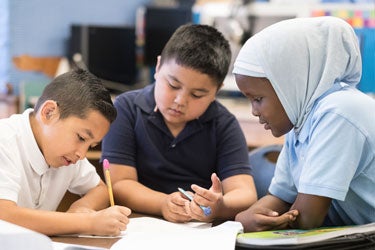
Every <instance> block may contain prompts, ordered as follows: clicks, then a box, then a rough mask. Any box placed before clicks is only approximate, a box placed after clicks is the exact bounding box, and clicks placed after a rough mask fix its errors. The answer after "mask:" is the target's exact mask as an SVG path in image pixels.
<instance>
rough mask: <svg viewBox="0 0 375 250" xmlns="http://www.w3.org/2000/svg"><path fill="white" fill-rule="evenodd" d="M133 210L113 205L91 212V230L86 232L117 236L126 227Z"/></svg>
mask: <svg viewBox="0 0 375 250" xmlns="http://www.w3.org/2000/svg"><path fill="white" fill-rule="evenodd" d="M130 213H131V211H130V209H129V208H127V207H123V206H113V207H109V208H106V209H103V210H100V211H97V212H95V213H90V214H89V215H90V218H91V220H90V223H91V225H90V227H89V228H90V230H89V231H88V232H84V233H87V234H93V235H110V236H117V235H120V234H121V231H124V230H125V229H126V226H127V224H128V223H129V218H128V216H129V215H130Z"/></svg>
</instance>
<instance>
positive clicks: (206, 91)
mask: <svg viewBox="0 0 375 250" xmlns="http://www.w3.org/2000/svg"><path fill="white" fill-rule="evenodd" d="M168 77H169V78H171V79H172V80H173V81H176V82H178V83H180V84H183V83H182V82H181V81H180V80H178V78H176V77H175V76H173V75H168ZM193 91H199V92H203V93H208V92H210V91H209V90H208V89H205V88H201V89H193Z"/></svg>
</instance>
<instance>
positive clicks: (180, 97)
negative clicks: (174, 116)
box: [174, 94, 186, 105]
mask: <svg viewBox="0 0 375 250" xmlns="http://www.w3.org/2000/svg"><path fill="white" fill-rule="evenodd" d="M185 100H186V99H185V97H184V95H183V94H180V95H176V98H175V99H174V102H175V103H177V104H178V105H183V104H184V103H185Z"/></svg>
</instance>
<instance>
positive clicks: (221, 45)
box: [160, 24, 232, 87]
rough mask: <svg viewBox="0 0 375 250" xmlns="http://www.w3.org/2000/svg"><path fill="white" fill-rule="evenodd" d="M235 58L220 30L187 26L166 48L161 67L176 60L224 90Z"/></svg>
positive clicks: (201, 25) (183, 27) (184, 26)
mask: <svg viewBox="0 0 375 250" xmlns="http://www.w3.org/2000/svg"><path fill="white" fill-rule="evenodd" d="M231 56H232V53H231V50H230V46H229V43H228V41H227V40H226V39H225V38H224V36H223V35H222V34H221V33H220V32H219V31H218V30H217V29H215V28H214V27H212V26H209V25H204V24H185V25H182V26H180V27H179V28H178V29H177V30H176V31H175V32H174V33H173V35H172V36H171V38H170V39H169V41H168V42H167V44H166V45H165V47H164V49H163V51H162V53H161V61H160V64H161V65H163V63H164V62H167V61H169V60H171V59H174V60H175V61H176V63H177V64H178V65H180V66H183V67H188V68H191V69H194V70H197V71H199V72H201V73H203V74H207V75H209V76H210V77H211V78H212V79H214V80H215V81H216V82H217V84H218V87H220V86H221V84H222V83H223V81H224V78H225V76H226V75H227V73H228V68H229V65H230V61H231Z"/></svg>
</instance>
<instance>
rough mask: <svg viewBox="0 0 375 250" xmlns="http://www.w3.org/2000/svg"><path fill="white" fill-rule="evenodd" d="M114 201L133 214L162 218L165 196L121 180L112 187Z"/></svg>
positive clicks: (135, 183)
mask: <svg viewBox="0 0 375 250" xmlns="http://www.w3.org/2000/svg"><path fill="white" fill-rule="evenodd" d="M113 193H114V196H115V201H116V203H117V204H119V205H123V206H126V207H128V208H130V209H131V210H132V211H134V212H138V213H145V214H152V215H157V216H162V210H161V209H162V205H163V203H164V202H165V199H166V198H167V194H164V193H161V192H157V191H154V190H152V189H150V188H148V187H146V186H144V185H142V184H141V183H139V182H137V181H134V180H121V181H118V182H116V183H115V184H114V185H113Z"/></svg>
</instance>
